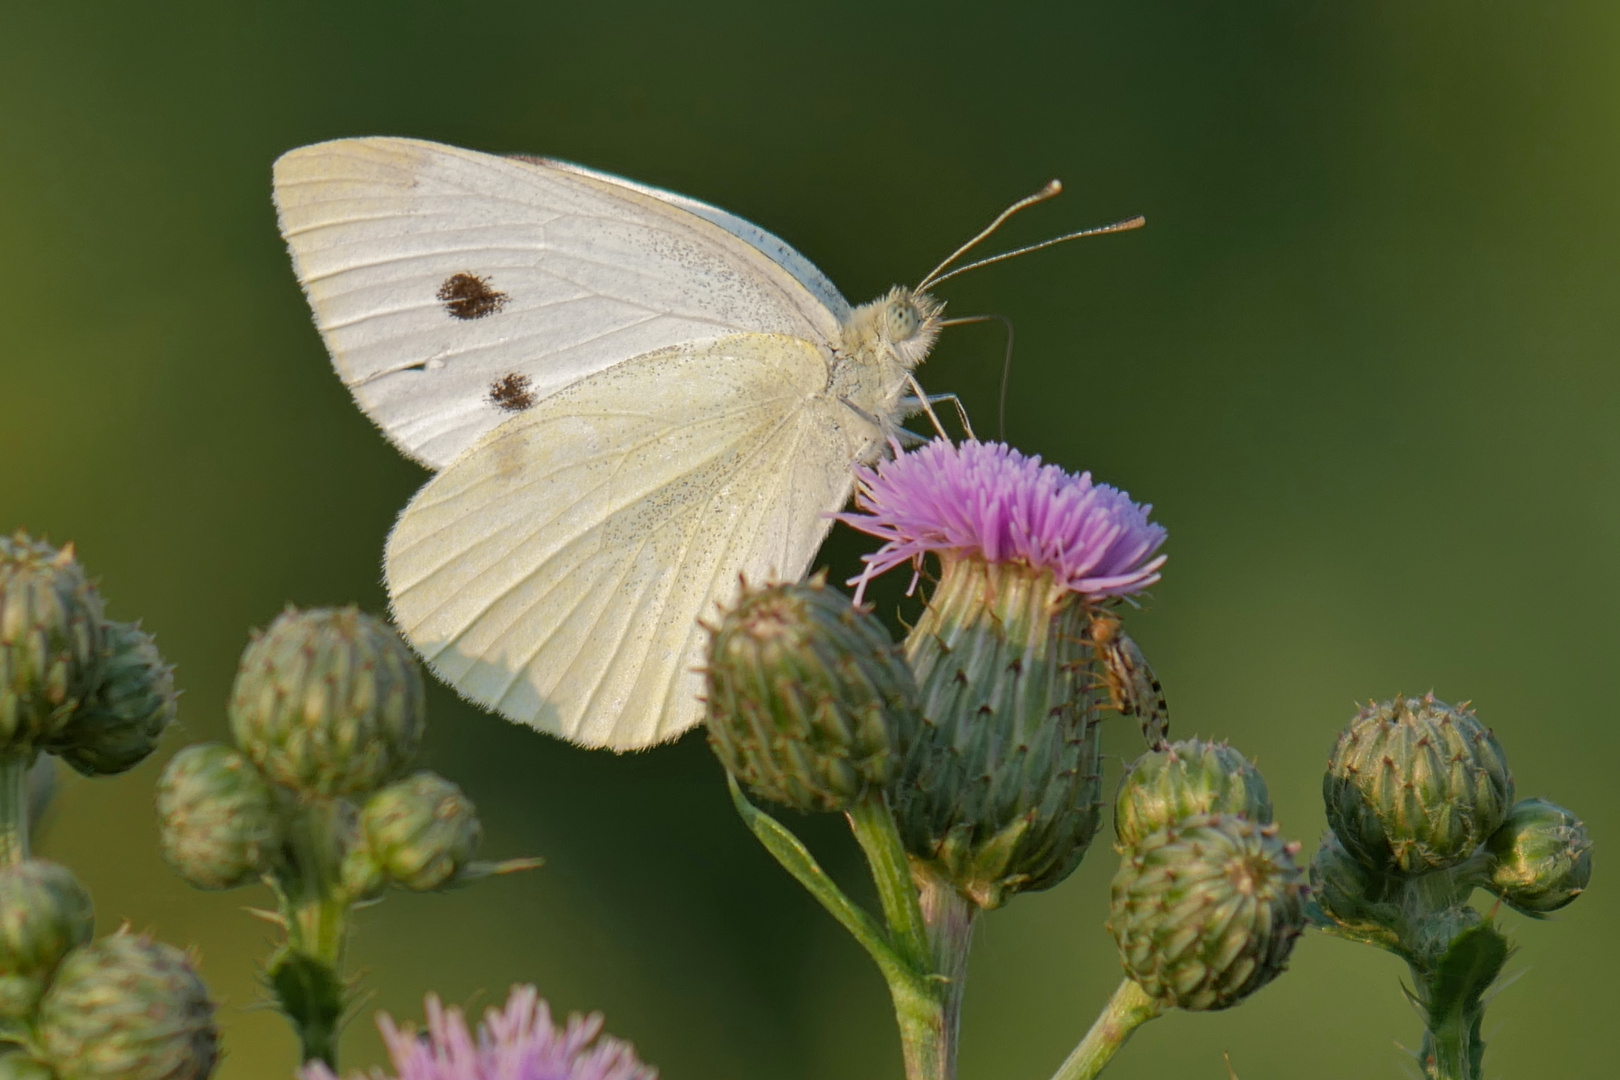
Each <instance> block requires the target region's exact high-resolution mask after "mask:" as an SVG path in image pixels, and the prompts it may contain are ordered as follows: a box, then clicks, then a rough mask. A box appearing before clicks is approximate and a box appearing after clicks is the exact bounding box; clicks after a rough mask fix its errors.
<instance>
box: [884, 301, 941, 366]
mask: <svg viewBox="0 0 1620 1080" xmlns="http://www.w3.org/2000/svg"><path fill="white" fill-rule="evenodd" d="M873 306H874V307H876V308H877V311H876V315H877V320H876V321H877V332H878V336H879V337H880V338H881V339H882V341H883V343H884V344H885V345H887V346H888V347H889V351H890V352H892V353H893V354H894V357H895V359H896V360H898V361H900V363H902V364H904V365H905V366H906V367H907V368H914V367H916V366H917V365H918V364H920V363H922V361H923V358H924V357H926V356H927V355H928V350H930V349H932V348H933V347H934V339H935V338H937V337H939V327H940V313H941V312H942V311H944V308H945V305H944V304H941V303H940V302H939V301H938V300H935V299H934V298H933V297H932V296H929V295H928V294H927V293H922V292H912V291H911V290H910V289H908V288H906V287H905V286H904V285H896V286H895V287H894V288H892V289H890V290H889V295H888V296H885V297H884V298H883V299H882V300H879V301H878V302H877V304H875V305H873Z"/></svg>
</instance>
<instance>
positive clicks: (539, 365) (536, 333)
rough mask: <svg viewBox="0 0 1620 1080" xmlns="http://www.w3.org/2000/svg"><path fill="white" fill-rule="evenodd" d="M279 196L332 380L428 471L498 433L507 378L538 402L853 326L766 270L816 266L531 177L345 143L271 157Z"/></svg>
mask: <svg viewBox="0 0 1620 1080" xmlns="http://www.w3.org/2000/svg"><path fill="white" fill-rule="evenodd" d="M275 197H276V205H277V208H278V211H279V214H280V221H281V229H282V234H283V236H285V237H286V239H287V243H288V246H289V248H290V249H291V252H292V256H293V265H294V269H295V270H296V272H297V274H298V278H299V281H300V282H301V283H302V284H303V286H304V289H305V291H306V293H307V294H308V296H309V300H310V304H311V306H312V307H313V308H314V311H315V320H316V324H317V326H318V327H319V328H320V331H321V334H322V336H323V337H324V339H325V341H326V344H327V347H328V349H329V350H330V351H331V353H332V357H333V362H334V364H335V366H336V367H337V369H338V372H339V374H340V375H341V376H342V377H343V380H344V382H345V384H347V385H348V386H349V388H350V389H351V391H352V392H353V393H354V395H355V398H356V400H357V401H358V402H359V403H360V406H361V407H362V408H363V409H364V410H365V411H366V414H367V415H368V416H370V417H371V418H372V419H373V420H374V421H376V422H377V424H378V425H379V426H380V427H382V428H383V430H384V431H385V432H386V433H387V434H388V436H389V438H390V439H392V440H393V441H394V442H395V444H396V445H398V446H399V447H400V448H401V449H402V450H404V451H405V452H406V453H408V454H410V455H411V456H412V457H414V458H416V459H417V460H419V461H421V462H423V463H424V464H426V465H429V466H431V467H433V468H442V467H443V466H444V465H446V464H448V463H449V462H450V461H452V460H454V459H455V458H456V457H457V456H458V455H459V454H460V453H462V452H463V451H465V450H466V449H467V448H468V447H470V446H472V445H473V443H475V442H476V441H477V440H478V439H479V438H480V437H481V436H482V435H484V434H485V433H487V432H488V431H491V430H493V429H494V428H495V427H496V426H497V425H499V424H500V423H501V422H502V421H504V420H505V419H507V417H508V416H509V415H510V411H511V410H510V408H509V405H508V404H507V403H505V402H503V400H502V396H503V395H502V392H501V387H502V386H503V385H511V384H512V382H513V381H514V380H517V379H521V380H522V384H523V386H524V389H525V390H526V392H527V393H528V394H529V396H530V397H531V399H539V398H543V397H545V396H546V395H548V394H550V393H552V392H554V391H556V390H559V389H561V388H563V387H565V386H568V385H569V384H571V383H574V382H576V381H578V380H579V379H582V378H584V377H586V376H588V375H591V374H593V373H595V372H598V371H601V370H603V369H604V368H607V367H609V366H611V365H613V364H616V363H619V362H621V361H623V360H625V359H627V358H629V357H633V356H639V355H642V354H644V353H648V352H652V351H654V350H657V349H661V348H665V347H668V346H671V345H676V344H681V343H686V342H693V341H702V340H712V339H715V338H718V337H721V336H724V335H726V334H729V333H735V332H762V333H780V334H788V335H791V336H794V337H799V338H803V339H805V340H807V341H810V342H811V343H813V344H816V345H821V346H829V347H830V346H831V345H832V344H834V343H836V341H837V340H838V325H839V319H840V317H841V316H842V315H843V314H844V313H846V312H847V310H848V308H847V305H846V304H843V302H842V298H838V304H837V305H831V306H830V305H829V302H828V301H829V295H828V293H829V291H830V295H831V296H832V297H837V293H836V290H831V286H830V285H826V282H825V278H822V277H820V275H819V273H815V272H814V269H813V267H812V268H810V271H808V272H806V271H803V270H802V269H801V270H800V271H799V272H798V273H794V272H790V271H789V270H787V269H784V268H783V266H782V265H779V263H778V259H786V260H788V261H789V264H790V265H794V266H797V265H798V264H801V263H802V264H803V265H804V266H806V267H808V266H809V264H808V262H807V261H806V260H804V259H803V257H802V256H800V255H798V254H797V253H796V252H793V251H792V249H791V248H788V247H787V246H786V245H785V244H782V242H781V241H779V240H777V239H776V238H775V237H772V236H770V234H768V233H765V232H764V231H763V230H759V229H752V233H750V232H749V231H748V230H747V229H744V228H743V227H742V226H743V225H746V223H741V224H739V226H738V227H737V228H728V227H726V225H725V223H724V222H719V223H717V222H716V221H715V220H712V215H711V217H705V216H704V215H703V214H702V213H700V212H697V211H698V210H701V209H705V207H704V205H703V204H701V203H696V202H695V201H692V200H683V199H681V198H680V197H678V196H670V195H668V194H667V193H660V192H657V191H656V189H651V188H644V187H641V186H639V185H634V184H631V183H629V182H626V181H618V180H616V179H614V178H609V177H605V176H602V175H600V174H593V173H590V172H589V171H587V170H582V169H578V168H573V167H567V166H561V165H556V164H549V163H546V162H543V161H534V160H519V159H514V158H502V157H495V156H492V155H488V154H479V153H475V152H472V151H468V150H460V149H456V148H454V147H448V146H440V145H437V144H434V143H426V142H418V141H414V140H409V139H388V138H378V139H344V140H338V141H335V142H328V143H319V144H316V145H314V146H307V147H302V148H300V149H298V150H294V151H292V152H290V153H288V154H286V155H284V156H283V157H282V158H281V159H280V160H279V161H277V162H276V166H275ZM683 203H684V204H689V205H683ZM694 208H696V209H694ZM709 209H712V208H709ZM714 213H715V214H719V213H722V212H720V211H714ZM726 217H727V218H728V219H730V220H733V221H740V219H734V218H731V216H730V215H726ZM749 228H752V227H749ZM759 245H765V248H764V249H763V250H762V248H761V247H760V246H759ZM773 247H778V248H780V249H781V251H780V252H774V253H773V251H772V248H773ZM783 252H785V253H786V254H782V253H783ZM789 256H791V259H790V258H789ZM795 260H796V262H795Z"/></svg>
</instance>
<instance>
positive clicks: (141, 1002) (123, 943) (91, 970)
mask: <svg viewBox="0 0 1620 1080" xmlns="http://www.w3.org/2000/svg"><path fill="white" fill-rule="evenodd" d="M38 1032H39V1044H40V1048H41V1049H42V1051H43V1057H44V1058H45V1060H46V1061H47V1062H48V1063H49V1064H50V1066H51V1068H52V1069H53V1070H55V1072H56V1074H57V1076H59V1077H60V1078H61V1080H202V1078H203V1077H206V1076H208V1074H209V1073H211V1072H213V1070H214V1064H215V1062H216V1061H217V1060H218V1058H219V1033H218V1032H217V1031H216V1030H215V1028H214V1003H213V1002H212V1001H210V1000H209V998H208V989H207V987H205V986H203V983H202V980H201V979H199V978H198V977H197V973H196V971H195V970H194V969H193V968H192V966H191V962H190V960H188V959H187V957H186V954H185V953H183V952H181V951H180V950H179V949H176V948H174V947H173V946H172V945H165V944H163V943H162V942H159V941H153V940H151V939H150V938H147V937H137V936H136V935H134V934H130V933H126V932H119V933H116V934H112V935H110V936H108V937H104V938H102V939H101V940H99V941H95V942H92V943H91V944H88V945H82V946H80V947H79V948H77V949H75V950H73V952H71V953H69V954H68V956H67V959H65V960H63V961H62V964H61V966H60V967H59V968H57V971H56V976H55V978H54V979H53V980H52V982H51V986H50V989H49V990H47V991H46V992H45V997H44V1000H42V1001H41V1002H40V1007H39V1019H38Z"/></svg>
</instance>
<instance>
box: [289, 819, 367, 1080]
mask: <svg viewBox="0 0 1620 1080" xmlns="http://www.w3.org/2000/svg"><path fill="white" fill-rule="evenodd" d="M344 810H345V807H344V805H343V804H342V803H340V802H338V801H336V800H320V801H314V802H310V803H307V804H302V805H299V806H298V807H296V808H295V810H294V811H293V813H292V815H291V820H290V823H289V824H290V827H289V830H288V852H289V854H290V856H291V860H290V864H289V865H288V866H286V867H285V868H284V869H283V870H282V872H281V873H280V874H279V875H278V877H279V882H278V884H279V889H280V893H281V917H282V920H283V921H284V924H285V926H286V928H287V947H286V949H285V950H284V951H283V953H282V955H280V956H279V957H278V958H277V959H275V960H273V961H272V962H271V965H270V985H271V988H272V990H274V992H275V994H276V998H277V1001H278V1004H279V1005H280V1007H281V1011H282V1012H283V1013H285V1014H286V1016H287V1018H288V1020H289V1021H290V1022H291V1023H292V1025H293V1029H294V1030H295V1031H296V1032H297V1033H298V1042H299V1047H300V1051H301V1054H302V1060H303V1061H305V1062H311V1061H323V1062H325V1063H326V1064H327V1065H328V1066H330V1067H331V1068H332V1069H334V1070H335V1069H336V1068H337V1047H338V1036H339V1029H340V1027H341V1024H342V1020H343V1014H344V1011H345V1008H346V1006H347V996H348V995H347V988H346V987H345V985H344V982H343V952H344V947H345V946H346V945H347V944H348V936H349V910H350V908H351V906H352V901H351V898H350V897H349V895H348V893H347V892H346V890H344V888H343V885H342V880H341V869H342V860H343V838H344V837H345V836H346V834H347V831H348V828H347V825H346V823H345V822H344V821H343V820H342V817H343V813H344Z"/></svg>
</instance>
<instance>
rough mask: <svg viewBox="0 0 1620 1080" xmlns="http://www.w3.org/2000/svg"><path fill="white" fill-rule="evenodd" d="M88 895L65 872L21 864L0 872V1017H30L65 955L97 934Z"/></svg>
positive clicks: (53, 865)
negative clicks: (52, 973)
mask: <svg viewBox="0 0 1620 1080" xmlns="http://www.w3.org/2000/svg"><path fill="white" fill-rule="evenodd" d="M95 922H96V919H95V909H94V908H93V907H92V906H91V903H90V894H89V893H87V892H85V891H84V886H82V885H80V884H79V880H78V878H76V877H74V876H73V872H72V871H70V870H69V869H68V868H67V867H65V866H59V865H57V864H56V863H53V862H46V861H45V860H44V859H25V860H24V861H22V862H20V863H17V864H15V865H13V866H7V867H4V868H0V1017H6V1018H10V1019H20V1018H22V1017H25V1016H27V1015H29V1014H30V1013H31V1012H33V1010H34V1006H35V1005H36V1004H38V1002H39V997H40V995H41V994H42V993H44V992H45V985H46V983H47V982H49V981H50V977H51V972H52V971H54V970H55V968H56V965H57V964H58V962H60V961H61V959H62V957H64V956H66V955H67V953H68V950H70V949H72V948H74V947H75V946H77V945H81V944H83V943H84V942H86V941H89V940H90V935H91V933H92V932H94V930H95Z"/></svg>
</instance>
